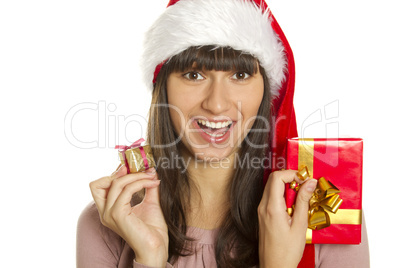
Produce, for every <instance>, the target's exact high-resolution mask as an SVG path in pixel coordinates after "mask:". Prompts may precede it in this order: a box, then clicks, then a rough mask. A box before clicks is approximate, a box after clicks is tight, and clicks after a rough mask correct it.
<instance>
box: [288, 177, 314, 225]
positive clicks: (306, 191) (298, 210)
mask: <svg viewBox="0 0 402 268" xmlns="http://www.w3.org/2000/svg"><path fill="white" fill-rule="evenodd" d="M316 186H317V180H316V179H309V180H307V181H306V182H305V183H304V184H303V185H302V186H301V187H300V189H299V191H298V193H297V198H296V206H295V211H294V213H293V221H292V228H297V229H300V231H303V232H305V230H306V229H307V226H308V209H309V201H310V198H311V195H312V194H313V192H314V190H315V187H316Z"/></svg>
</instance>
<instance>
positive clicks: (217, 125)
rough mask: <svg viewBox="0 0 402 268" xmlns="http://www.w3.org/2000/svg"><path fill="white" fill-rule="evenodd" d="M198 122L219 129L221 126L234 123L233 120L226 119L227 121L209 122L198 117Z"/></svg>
mask: <svg viewBox="0 0 402 268" xmlns="http://www.w3.org/2000/svg"><path fill="white" fill-rule="evenodd" d="M198 123H199V124H202V125H204V126H207V127H209V128H214V129H219V128H224V127H227V126H229V125H230V124H232V120H229V121H226V122H217V123H215V122H209V121H205V120H202V119H198Z"/></svg>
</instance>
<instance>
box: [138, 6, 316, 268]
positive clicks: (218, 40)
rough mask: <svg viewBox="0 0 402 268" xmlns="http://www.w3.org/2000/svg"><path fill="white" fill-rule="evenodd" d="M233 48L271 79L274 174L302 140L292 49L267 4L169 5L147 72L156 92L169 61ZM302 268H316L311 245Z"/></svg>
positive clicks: (152, 40) (155, 32)
mask: <svg viewBox="0 0 402 268" xmlns="http://www.w3.org/2000/svg"><path fill="white" fill-rule="evenodd" d="M202 45H216V46H217V47H225V46H229V47H232V48H234V49H236V50H241V51H244V52H247V53H250V54H251V55H253V56H254V57H255V58H257V59H258V61H259V63H260V64H261V66H262V67H263V68H264V70H265V72H266V75H267V77H268V79H269V83H270V88H271V96H272V100H271V103H269V104H268V103H267V105H270V106H271V113H272V115H273V116H274V118H275V120H274V131H273V135H272V146H271V169H270V170H267V172H266V174H265V181H266V179H267V177H268V174H269V172H270V171H274V170H278V169H281V168H284V167H283V166H281V165H280V164H281V163H283V161H281V160H282V159H285V158H286V141H287V138H292V137H297V128H296V118H295V112H294V106H293V95H294V87H295V65H294V58H293V52H292V49H291V48H290V46H289V43H288V41H287V39H286V37H285V35H284V33H283V32H282V29H281V28H280V26H279V24H278V23H277V21H276V19H275V17H274V16H273V15H272V13H271V11H270V10H269V8H268V6H267V4H266V3H265V1H264V0H180V1H179V0H170V2H169V4H168V8H167V9H166V10H165V12H164V13H163V14H162V15H161V16H160V17H159V19H157V21H156V22H155V23H154V24H153V26H152V27H151V28H150V30H149V31H148V32H147V34H146V36H145V43H144V48H145V50H144V54H143V58H142V67H143V71H144V78H145V83H146V84H147V87H148V88H149V89H150V90H152V89H153V82H154V81H155V79H156V77H157V76H158V73H159V70H160V68H161V66H162V65H163V63H164V62H166V61H167V60H169V59H170V58H171V57H172V56H174V55H176V54H178V53H180V52H182V51H184V50H186V49H187V48H189V47H191V46H202ZM299 267H314V247H311V245H310V246H306V250H305V253H304V256H303V259H302V262H301V263H300V265H299Z"/></svg>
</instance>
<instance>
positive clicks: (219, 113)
mask: <svg viewBox="0 0 402 268" xmlns="http://www.w3.org/2000/svg"><path fill="white" fill-rule="evenodd" d="M263 94H264V82H263V77H262V75H261V74H260V72H259V71H257V73H255V74H249V73H247V72H242V71H215V70H211V71H208V70H197V69H196V68H192V69H190V70H187V71H184V72H174V73H171V74H170V75H169V77H168V80H167V96H168V103H169V112H170V117H171V120H172V123H173V126H174V129H175V132H176V133H177V135H178V136H179V137H180V138H181V141H182V142H183V144H184V146H185V147H186V149H187V150H188V151H189V152H190V153H191V154H192V155H194V156H195V157H197V158H198V159H201V160H204V161H213V160H220V159H224V158H226V157H229V156H231V155H232V154H233V153H235V152H236V151H237V149H238V148H239V145H240V144H241V142H242V141H243V140H244V138H245V136H246V135H247V133H248V132H249V130H250V129H251V127H252V125H253V123H254V121H255V119H256V116H257V113H258V109H259V107H260V104H261V101H262V98H263Z"/></svg>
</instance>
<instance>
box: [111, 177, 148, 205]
mask: <svg viewBox="0 0 402 268" xmlns="http://www.w3.org/2000/svg"><path fill="white" fill-rule="evenodd" d="M155 175H156V173H152V170H151V171H150V172H138V173H133V174H128V175H125V176H123V177H119V178H116V179H115V180H113V182H112V185H111V186H110V189H109V193H108V195H107V200H106V209H110V208H111V207H112V206H113V204H114V203H115V201H116V199H117V197H118V196H119V195H120V193H121V191H122V190H123V189H124V188H125V187H126V186H127V185H128V184H131V183H133V182H135V181H138V180H142V179H153V178H154V177H155Z"/></svg>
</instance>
